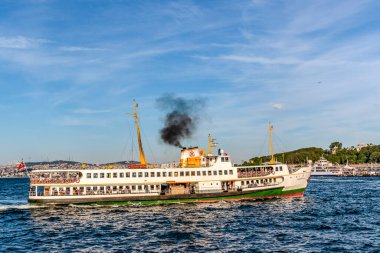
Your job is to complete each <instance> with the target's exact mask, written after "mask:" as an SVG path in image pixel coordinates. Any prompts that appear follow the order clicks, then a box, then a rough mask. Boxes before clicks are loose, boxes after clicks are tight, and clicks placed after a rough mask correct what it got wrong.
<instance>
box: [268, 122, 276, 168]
mask: <svg viewBox="0 0 380 253" xmlns="http://www.w3.org/2000/svg"><path fill="white" fill-rule="evenodd" d="M272 132H273V125H272V124H271V123H269V146H270V156H271V159H270V161H269V164H275V163H276V160H275V159H274V152H273V139H272Z"/></svg>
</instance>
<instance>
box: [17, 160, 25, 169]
mask: <svg viewBox="0 0 380 253" xmlns="http://www.w3.org/2000/svg"><path fill="white" fill-rule="evenodd" d="M24 167H25V164H24V161H21V163H20V164H19V165H18V170H22V168H24Z"/></svg>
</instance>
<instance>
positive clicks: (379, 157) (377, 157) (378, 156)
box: [370, 151, 380, 163]
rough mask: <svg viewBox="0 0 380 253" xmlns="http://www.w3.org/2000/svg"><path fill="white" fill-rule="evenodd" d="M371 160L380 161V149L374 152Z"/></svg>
mask: <svg viewBox="0 0 380 253" xmlns="http://www.w3.org/2000/svg"><path fill="white" fill-rule="evenodd" d="M370 161H371V162H373V163H377V162H380V152H379V151H375V152H373V153H372V154H371V156H370Z"/></svg>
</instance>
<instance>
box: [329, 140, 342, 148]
mask: <svg viewBox="0 0 380 253" xmlns="http://www.w3.org/2000/svg"><path fill="white" fill-rule="evenodd" d="M342 146H343V145H342V143H341V142H338V141H334V142H333V143H331V144H330V146H329V148H330V150H332V149H333V148H335V147H337V148H338V149H341V148H342Z"/></svg>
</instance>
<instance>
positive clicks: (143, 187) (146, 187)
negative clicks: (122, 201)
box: [86, 185, 160, 191]
mask: <svg viewBox="0 0 380 253" xmlns="http://www.w3.org/2000/svg"><path fill="white" fill-rule="evenodd" d="M91 190H93V191H97V190H100V191H110V190H112V191H121V190H132V191H135V190H139V191H141V190H151V191H153V190H157V191H158V190H160V185H126V186H86V191H91Z"/></svg>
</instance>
